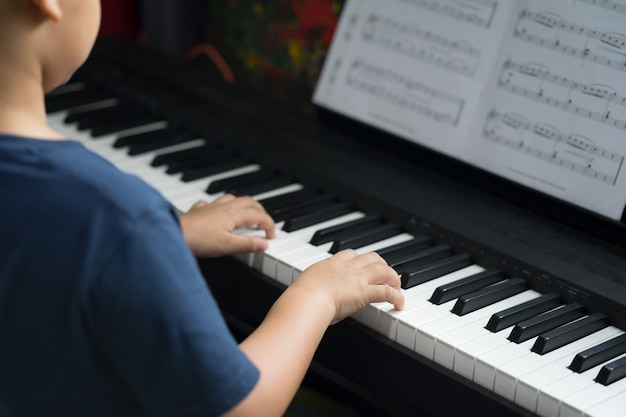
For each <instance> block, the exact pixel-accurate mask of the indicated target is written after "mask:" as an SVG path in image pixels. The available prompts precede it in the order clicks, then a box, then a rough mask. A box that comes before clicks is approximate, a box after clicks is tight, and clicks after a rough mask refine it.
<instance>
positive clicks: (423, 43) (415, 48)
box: [363, 14, 481, 77]
mask: <svg viewBox="0 0 626 417" xmlns="http://www.w3.org/2000/svg"><path fill="white" fill-rule="evenodd" d="M363 40H365V41H366V42H371V43H374V44H377V45H379V46H381V47H383V48H385V49H390V50H393V51H396V52H399V53H402V54H405V55H407V56H409V57H412V58H414V59H416V60H418V61H422V62H426V63H428V64H431V65H433V66H436V67H439V68H444V69H446V70H448V71H451V72H455V73H458V74H462V75H466V76H470V77H471V76H473V75H474V74H475V72H476V68H477V66H478V63H479V60H480V55H481V53H480V51H479V50H478V49H476V48H474V47H473V46H472V45H471V44H470V43H468V42H466V41H464V40H462V39H461V40H454V39H449V38H446V37H444V36H442V35H439V34H437V33H433V32H431V31H428V30H423V29H421V28H420V27H419V26H418V25H417V24H414V23H401V22H398V21H395V20H393V19H390V18H386V17H384V16H379V15H374V14H372V15H370V16H369V17H368V18H367V22H366V24H365V26H364V28H363Z"/></svg>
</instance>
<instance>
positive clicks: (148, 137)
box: [47, 82, 626, 417]
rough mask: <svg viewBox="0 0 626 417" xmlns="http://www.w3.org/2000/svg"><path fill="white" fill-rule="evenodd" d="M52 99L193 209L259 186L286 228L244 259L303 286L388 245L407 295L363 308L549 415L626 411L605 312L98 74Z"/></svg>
mask: <svg viewBox="0 0 626 417" xmlns="http://www.w3.org/2000/svg"><path fill="white" fill-rule="evenodd" d="M47 106H48V110H49V117H48V120H49V123H50V125H51V126H52V127H53V128H54V129H56V130H58V131H59V132H61V133H63V134H64V135H66V136H67V137H69V138H71V139H73V140H77V141H79V142H81V143H82V144H84V145H85V146H86V147H87V148H89V149H91V150H92V151H94V152H95V153H97V154H99V155H101V156H102V157H104V158H106V159H107V160H109V161H111V162H112V163H113V164H114V165H116V166H117V167H118V168H119V169H121V170H123V171H126V172H129V173H131V174H134V175H137V176H139V177H141V178H142V179H143V180H145V181H146V182H147V183H148V184H150V185H151V186H153V187H154V188H156V189H157V190H159V191H160V192H161V193H162V194H163V196H164V197H165V198H166V199H168V200H169V201H170V202H171V203H172V204H173V205H174V206H175V207H176V208H177V209H178V210H180V211H181V212H185V211H187V210H188V209H189V208H190V207H191V206H192V205H193V204H194V203H195V202H196V201H198V200H205V201H212V200H214V199H216V198H218V197H219V196H220V195H223V194H224V193H226V192H228V193H233V194H235V195H252V196H254V198H256V199H257V200H259V201H260V202H261V203H262V204H263V205H264V206H265V208H266V209H267V210H268V212H269V213H270V214H271V215H272V216H273V217H274V219H275V220H276V222H277V233H276V238H275V239H273V240H272V241H270V245H269V248H268V250H267V251H266V252H264V253H254V254H246V255H239V256H237V259H238V260H240V261H241V262H243V263H245V264H246V265H248V266H249V267H251V268H254V269H256V270H258V271H260V272H262V273H263V274H264V275H265V276H267V277H270V278H272V279H275V280H277V281H278V282H280V283H282V284H284V285H290V283H291V282H292V281H293V280H294V279H295V278H296V277H297V276H298V275H299V274H300V273H301V272H302V271H303V270H304V269H306V268H307V267H308V266H310V265H311V264H313V263H315V262H317V261H319V260H322V259H324V258H327V257H329V256H331V255H332V253H335V252H337V251H339V250H341V249H344V248H354V249H355V250H357V251H358V252H367V251H378V252H379V253H380V254H381V256H383V257H384V258H385V259H386V260H387V262H388V263H389V264H390V265H391V266H392V267H393V268H394V269H396V271H397V272H398V273H399V274H400V275H401V277H402V287H403V290H402V291H403V292H404V295H405V298H406V307H405V309H404V310H402V311H396V310H394V309H393V306H392V305H390V304H388V303H375V304H372V305H370V306H368V307H366V308H364V309H363V310H361V311H359V312H357V313H356V314H355V315H354V319H355V320H357V321H359V322H361V323H362V324H364V325H365V326H367V327H369V328H371V329H373V330H375V331H376V332H378V333H380V334H382V335H383V336H384V337H386V338H388V339H390V340H393V341H394V342H396V343H398V344H400V345H402V346H404V347H406V348H407V349H410V350H412V351H414V352H416V353H418V354H420V355H422V356H424V357H426V358H428V359H430V360H432V361H434V362H436V363H438V364H440V365H442V366H444V367H446V368H448V369H449V370H451V371H452V372H454V373H456V374H458V375H459V376H461V377H463V378H466V379H467V380H470V381H473V382H474V383H476V384H478V385H480V386H482V387H484V388H486V389H488V390H490V391H492V392H493V393H495V394H497V395H499V396H501V397H502V398H505V399H507V400H510V401H511V402H514V403H516V404H519V405H520V406H521V407H523V408H524V409H526V410H528V411H530V412H532V413H535V414H537V415H540V416H561V417H569V416H589V417H591V416H593V417H600V416H602V417H609V416H611V417H620V416H626V408H625V407H624V405H625V404H626V378H624V376H626V332H624V331H623V330H621V329H619V328H617V327H615V326H612V325H610V324H609V322H608V319H607V317H605V316H604V315H603V314H601V313H595V314H588V313H587V312H586V311H585V307H584V306H583V305H579V304H577V303H569V304H564V303H562V301H561V299H560V297H559V296H558V295H557V294H553V293H547V294H542V293H539V292H537V291H535V290H533V289H530V288H529V287H528V284H527V282H526V280H524V279H522V278H518V277H516V276H509V275H507V273H506V272H504V271H501V270H496V269H493V268H487V267H484V266H481V265H478V264H476V263H474V261H473V259H472V257H471V256H470V255H468V254H465V253H460V252H455V251H454V250H453V249H452V248H451V247H449V246H448V245H446V244H442V243H437V242H435V241H434V240H433V239H432V238H431V237H430V236H426V235H416V234H411V233H408V232H406V231H405V228H404V227H403V226H402V225H401V224H396V223H394V222H390V221H389V220H388V219H386V218H384V217H383V216H381V215H379V214H377V213H368V212H364V211H361V210H359V208H358V207H357V205H356V204H354V203H352V202H350V201H345V200H344V199H342V198H341V196H337V195H334V194H332V193H327V192H325V191H324V190H320V189H317V188H316V187H312V186H311V185H308V184H303V183H300V182H298V181H297V180H296V179H295V178H294V177H292V176H290V175H289V174H288V173H284V172H281V171H280V170H279V169H276V168H275V167H270V166H264V165H263V164H262V163H259V162H257V161H255V159H254V156H253V155H245V154H242V153H241V152H239V151H238V150H237V149H231V148H230V147H229V146H228V143H227V141H223V140H222V141H220V140H216V139H215V138H206V137H200V136H198V135H196V134H194V133H193V131H191V130H188V129H187V127H185V126H180V125H178V124H176V123H172V122H170V121H168V120H167V119H166V118H160V117H157V116H155V114H156V113H154V114H152V113H149V112H144V111H142V110H141V109H139V110H138V109H137V108H136V107H135V106H136V103H129V102H128V99H120V98H117V97H114V95H113V94H112V93H111V94H108V93H107V94H104V93H102V92H99V91H97V90H96V89H94V88H91V86H90V85H89V84H84V83H81V82H73V83H71V84H68V85H67V86H64V87H61V88H59V89H58V90H56V91H54V92H52V93H51V94H49V96H48V97H47ZM238 233H251V234H255V233H259V232H257V231H256V230H248V229H247V230H240V231H238Z"/></svg>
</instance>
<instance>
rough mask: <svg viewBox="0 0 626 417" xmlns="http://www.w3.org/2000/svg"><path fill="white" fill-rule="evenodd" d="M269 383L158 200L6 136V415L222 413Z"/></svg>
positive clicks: (0, 312)
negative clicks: (241, 347) (234, 331)
mask: <svg viewBox="0 0 626 417" xmlns="http://www.w3.org/2000/svg"><path fill="white" fill-rule="evenodd" d="M258 377H259V373H258V370H257V369H256V368H255V367H254V365H253V364H252V363H251V362H250V361H249V360H248V359H247V358H246V357H245V355H244V354H243V353H242V352H241V351H240V350H239V348H238V346H237V342H236V341H235V340H234V339H233V337H232V336H231V334H230V333H229V331H228V328H227V327H226V324H225V322H224V320H223V318H222V316H221V315H220V312H219V310H218V308H217V305H216V303H215V300H214V299H213V298H212V296H211V294H210V291H209V289H208V288H207V285H206V283H205V281H204V279H203V277H202V275H201V273H200V271H199V269H198V266H197V263H196V260H195V258H194V257H193V255H192V254H191V252H190V251H189V248H188V247H187V245H186V244H185V242H184V239H183V237H182V234H181V231H180V226H179V224H178V217H177V215H176V213H175V212H174V210H173V209H172V207H171V206H170V205H169V204H168V203H167V202H166V201H165V200H164V199H163V198H162V197H161V196H160V195H159V194H158V193H157V192H156V191H154V190H153V189H151V188H150V187H148V186H146V185H145V184H144V183H143V182H141V181H140V180H139V179H137V178H136V177H134V176H131V175H127V174H124V173H121V172H119V171H118V170H117V169H116V168H114V167H113V166H112V165H111V164H109V163H108V162H107V161H105V160H104V159H102V158H100V157H99V156H97V155H95V154H93V153H91V152H89V151H87V150H86V149H85V148H84V147H83V146H82V145H81V144H79V143H78V142H73V141H43V140H35V139H26V138H18V137H12V136H3V135H0V415H1V416H3V417H18V416H63V417H71V416H81V417H84V416H89V417H95V416H114V417H124V416H168V417H171V416H203V417H206V416H216V415H220V414H222V413H224V412H225V411H227V410H228V409H230V408H231V407H233V406H234V405H236V404H237V403H238V402H240V401H241V400H242V399H243V398H244V397H245V396H246V395H247V394H248V393H249V392H250V390H251V389H252V387H253V386H254V385H255V384H256V382H257V380H258Z"/></svg>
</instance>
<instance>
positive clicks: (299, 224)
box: [282, 203, 354, 232]
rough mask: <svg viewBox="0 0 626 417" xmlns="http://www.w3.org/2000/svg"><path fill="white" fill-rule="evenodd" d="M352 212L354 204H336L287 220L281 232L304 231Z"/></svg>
mask: <svg viewBox="0 0 626 417" xmlns="http://www.w3.org/2000/svg"><path fill="white" fill-rule="evenodd" d="M353 211H354V204H352V203H336V204H333V205H331V206H328V207H324V208H322V209H320V210H316V211H313V212H311V213H307V214H303V215H300V216H296V217H292V218H290V219H287V220H285V224H284V225H283V227H282V230H284V231H285V232H295V231H296V230H300V229H304V228H305V227H309V226H313V225H315V224H318V223H321V222H324V221H326V220H330V219H334V218H337V217H339V216H343V215H345V214H348V213H352V212H353Z"/></svg>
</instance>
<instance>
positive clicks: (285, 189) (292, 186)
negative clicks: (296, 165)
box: [254, 183, 304, 200]
mask: <svg viewBox="0 0 626 417" xmlns="http://www.w3.org/2000/svg"><path fill="white" fill-rule="evenodd" d="M303 188H304V186H303V185H302V184H297V183H296V184H289V185H285V186H284V187H280V188H277V189H275V190H270V191H266V192H264V193H261V194H256V195H255V196H254V198H255V199H256V200H263V199H266V198H272V197H277V196H279V195H283V194H287V193H292V192H294V191H299V190H302V189H303Z"/></svg>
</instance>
